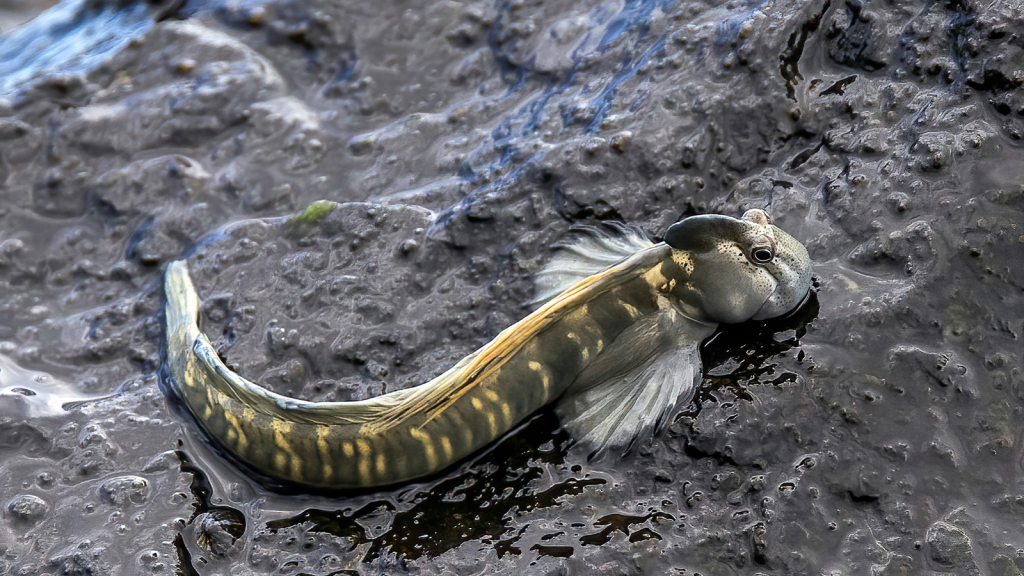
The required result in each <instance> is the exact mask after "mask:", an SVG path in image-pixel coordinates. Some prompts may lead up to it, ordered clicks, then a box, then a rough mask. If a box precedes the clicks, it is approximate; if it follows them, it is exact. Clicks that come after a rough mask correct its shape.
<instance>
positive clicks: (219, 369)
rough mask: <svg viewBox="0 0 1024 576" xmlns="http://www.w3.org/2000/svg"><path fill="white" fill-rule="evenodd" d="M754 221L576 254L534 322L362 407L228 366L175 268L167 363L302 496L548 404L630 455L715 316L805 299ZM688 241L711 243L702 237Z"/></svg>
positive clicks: (237, 446) (494, 434)
mask: <svg viewBox="0 0 1024 576" xmlns="http://www.w3.org/2000/svg"><path fill="white" fill-rule="evenodd" d="M752 212H754V211H752ZM756 212H758V214H753V215H752V216H751V214H750V213H748V215H747V216H745V217H744V220H737V219H734V218H727V217H724V216H713V217H712V216H707V217H705V216H700V217H694V218H690V219H687V220H684V221H683V222H681V223H679V224H677V225H675V226H674V227H673V228H670V230H669V232H668V234H667V235H666V242H665V243H657V244H655V243H652V242H650V241H648V240H646V239H645V238H642V237H639V236H637V235H635V234H633V235H632V236H627V237H626V239H625V240H624V239H622V238H617V239H616V238H604V239H594V240H591V243H592V245H579V246H577V247H576V252H575V255H573V251H572V250H569V251H567V252H566V253H565V255H563V256H561V257H559V258H556V259H555V261H553V262H552V263H551V264H550V265H549V266H548V268H547V269H546V270H545V271H544V272H543V273H542V274H541V275H540V278H539V285H540V288H541V290H540V292H541V299H542V300H546V301H545V302H544V303H543V304H542V305H541V306H540V307H539V308H538V309H537V310H536V311H535V312H533V313H532V314H530V315H528V316H527V317H525V318H523V319H522V320H520V321H519V322H517V323H515V324H513V325H512V326H510V327H509V328H507V329H506V330H504V331H503V332H501V333H500V334H499V335H498V336H497V337H495V338H494V340H492V341H491V342H489V343H487V344H486V345H484V346H483V347H481V348H480V349H478V350H477V351H476V352H474V353H473V354H470V355H469V356H467V357H466V358H464V359H463V360H462V361H460V362H459V363H458V364H456V365H455V366H454V367H453V368H451V369H450V370H448V371H447V372H445V373H444V374H442V375H440V376H438V377H437V378H435V379H433V380H431V381H430V382H427V383H425V384H422V385H420V386H417V387H414V388H410V389H407V390H399V391H396V392H391V393H389V394H385V395H382V396H379V397H377V398H372V399H370V400H364V401H358V402H319V403H313V402H304V401H301V400H296V399H292V398H288V397H285V396H281V395H278V394H275V393H273V392H271V391H268V390H266V389H264V388H262V387H260V386H258V385H256V384H253V383H251V382H249V381H247V380H245V379H244V378H242V377H240V376H239V375H237V374H235V373H234V372H232V371H231V370H230V369H228V368H227V367H226V366H225V365H224V364H223V362H222V361H221V360H220V359H219V357H218V356H217V354H216V352H215V351H214V350H213V348H212V346H211V345H210V342H209V340H208V339H207V338H206V336H205V335H204V334H202V333H201V332H200V331H199V328H198V325H197V316H198V310H199V298H198V295H197V294H196V291H195V288H194V287H193V285H192V282H191V279H190V278H189V274H188V269H187V265H186V263H185V262H184V261H177V262H173V263H172V264H171V265H170V266H169V267H168V269H167V272H166V275H165V293H166V296H167V306H166V321H167V366H168V368H169V373H170V376H171V378H172V379H173V381H174V383H175V385H176V387H177V390H178V392H179V394H180V396H181V398H182V399H183V401H184V403H185V404H186V406H187V407H188V409H189V410H190V411H191V412H192V414H193V415H194V416H195V417H196V419H197V421H198V422H199V424H200V425H201V426H202V427H203V429H204V430H205V431H206V433H207V434H208V435H209V436H211V437H212V438H214V439H215V440H216V441H217V442H218V443H219V444H220V445H221V446H223V447H224V448H225V449H227V450H228V451H229V452H231V453H232V454H233V455H234V456H235V457H237V458H238V459H239V460H241V461H243V462H245V463H246V464H248V465H250V466H252V467H253V468H256V469H258V470H260V471H263V472H265V473H266V474H268V475H271V476H274V477H277V478H280V479H283V480H287V481H289V482H293V483H297V484H302V485H307V486H313V487H324V488H366V487H375V486H383V485H388V484H395V483H399V482H403V481H407V480H411V479H414V478H419V477H423V476H426V475H429V474H432V473H434V472H437V471H439V470H442V469H444V468H446V467H447V466H449V465H451V464H453V463H455V462H457V461H459V460H461V459H463V458H465V457H466V456H468V455H470V454H472V453H474V452H476V451H477V450H479V449H480V448H482V447H484V446H486V445H487V444H489V443H491V442H492V441H494V440H495V439H497V438H498V437H500V436H501V435H502V434H504V433H506V432H507V431H508V430H510V429H512V428H513V427H514V426H516V425H517V424H518V423H520V422H522V421H523V420H524V419H525V418H527V417H528V416H529V415H530V414H532V413H533V412H535V411H536V410H537V409H538V408H540V407H542V406H545V405H547V404H549V403H552V402H556V401H557V402H559V404H558V407H559V414H560V415H561V416H562V418H563V419H564V420H565V422H566V425H567V427H568V428H569V429H570V430H571V431H572V432H573V433H574V435H576V436H577V437H578V438H579V439H580V440H581V441H586V442H589V443H591V444H593V446H594V447H595V449H597V450H601V449H604V448H606V447H628V446H629V445H631V444H632V443H633V442H634V441H636V440H637V439H638V438H640V437H642V436H643V435H645V434H647V433H650V432H652V431H654V432H656V431H657V430H658V429H659V428H660V427H661V426H662V425H663V424H664V423H665V422H666V421H667V418H668V416H669V415H670V412H671V411H672V408H674V406H675V405H676V404H677V403H678V402H679V401H680V400H685V401H688V399H689V397H688V394H692V391H693V389H694V387H695V386H696V383H697V382H699V378H700V361H699V357H698V356H697V354H696V347H697V345H698V344H699V343H700V341H701V340H703V339H704V338H706V337H707V336H710V335H711V334H712V333H714V331H715V329H716V328H717V324H718V322H720V321H723V320H721V319H719V318H720V317H724V318H725V320H724V321H742V320H746V319H749V318H751V317H757V316H758V315H761V317H770V316H772V315H778V314H782V313H785V312H788V311H789V310H790V309H792V308H793V307H795V306H796V305H798V304H799V303H800V301H801V300H802V299H803V297H804V296H805V295H806V293H807V291H808V290H809V285H810V274H809V265H808V260H807V253H806V251H805V250H804V249H803V246H801V245H800V244H799V243H798V242H796V241H795V240H793V239H792V238H790V237H789V236H788V235H785V233H784V232H782V231H781V230H778V229H777V228H775V227H774V226H771V225H770V224H769V223H768V221H767V215H765V214H764V213H763V212H760V211H756ZM723 219H724V220H723ZM687 222H690V224H686V223H687ZM684 225H685V226H684ZM680 226H682V229H680ZM716 226H717V227H716ZM697 233H699V234H704V235H712V236H714V238H712V240H713V241H711V242H705V241H704V240H707V239H702V241H701V242H698V241H697V239H695V238H692V235H693V234H697ZM779 238H781V241H780V240H779ZM758 246H767V247H769V248H768V249H769V250H770V251H771V252H772V258H771V262H767V263H758V262H753V261H751V258H752V256H751V254H753V252H752V250H757V249H758ZM780 247H781V251H782V252H785V254H782V253H779V249H780ZM789 252H794V254H790V253H789ZM766 254H767V253H765V254H762V256H764V255H766ZM737 255H738V256H740V257H742V261H741V260H738V259H737ZM787 259H788V260H787ZM783 260H785V262H782V261H783ZM772 263H775V264H777V265H779V266H781V268H782V270H781V271H779V270H774V271H773V270H769V269H768V268H767V267H769V266H772V265H773V264H772ZM793 263H795V264H796V267H797V268H799V269H793V265H792V264H793ZM705 266H714V267H715V268H717V269H719V270H720V272H719V273H718V274H717V275H716V274H715V273H713V272H712V271H710V270H707V269H705ZM801 267H802V268H801ZM766 270H767V272H766ZM773 273H774V275H773ZM734 276H735V278H734ZM776 276H779V277H782V278H785V285H783V283H780V282H778V281H775V280H774V278H775V277H776ZM694 280H699V281H700V285H695V284H694ZM736 286H738V287H736ZM773 298H774V300H773ZM783 308H785V309H783ZM744 315H745V316H746V317H744V318H742V320H736V318H738V317H739V316H744Z"/></svg>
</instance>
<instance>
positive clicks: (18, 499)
mask: <svg viewBox="0 0 1024 576" xmlns="http://www.w3.org/2000/svg"><path fill="white" fill-rule="evenodd" d="M49 509H50V506H49V505H48V504H47V503H46V501H45V500H43V499H42V498H40V497H38V496H33V495H32V494H18V495H17V496H15V497H14V498H11V499H10V500H9V501H8V502H7V506H6V508H5V510H6V511H7V515H8V516H9V517H11V518H16V519H18V520H22V521H24V522H32V523H35V522H38V521H39V520H41V519H42V518H43V516H45V515H46V512H47V511H48V510H49Z"/></svg>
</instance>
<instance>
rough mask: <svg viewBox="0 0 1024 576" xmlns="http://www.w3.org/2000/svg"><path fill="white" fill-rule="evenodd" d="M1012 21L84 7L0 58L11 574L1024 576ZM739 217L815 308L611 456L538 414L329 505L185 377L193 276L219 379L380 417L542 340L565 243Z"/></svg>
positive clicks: (790, 7)
mask: <svg viewBox="0 0 1024 576" xmlns="http://www.w3.org/2000/svg"><path fill="white" fill-rule="evenodd" d="M1022 29H1024V12H1022V11H1021V10H1020V9H1018V8H1016V7H1014V6H1012V5H1009V4H996V5H989V4H987V3H986V4H982V3H978V2H973V1H970V0H964V1H960V2H949V3H931V2H910V3H899V4H892V3H887V2H878V1H864V2H847V3H839V2H835V1H823V2H814V3H810V4H807V3H797V2H781V3H758V2H742V1H736V0H734V1H731V2H682V3H671V2H667V1H655V0H638V1H633V2H600V1H587V2H562V1H553V2H548V3H541V2H536V1H532V0H527V1H519V0H514V1H510V2H467V3H460V2H453V1H445V2H439V3H435V4H425V5H422V6H412V5H409V4H406V3H399V2H388V1H384V2H381V1H375V2H358V1H357V2H346V3H343V4H342V3H337V2H327V1H323V2H319V1H312V2H310V1H305V2H298V1H294V2H290V1H288V0H278V1H268V2H247V1H241V2H217V1H212V0H211V1H198V2H193V1H185V2H170V3H158V2H102V1H89V2H65V3H63V4H61V5H58V6H57V7H56V8H55V9H53V10H51V11H49V12H46V13H44V14H43V15H41V16H40V17H38V18H36V19H35V20H33V21H31V22H28V23H27V24H25V25H23V26H22V27H20V28H17V29H15V30H13V31H12V32H9V33H7V35H5V36H0V56H3V57H2V58H0V183H2V188H0V193H2V195H3V202H2V205H0V385H2V390H0V466H2V473H0V504H2V505H3V509H2V510H3V512H2V520H0V573H3V572H6V573H11V574H19V575H29V574H55V573H56V574H94V575H102V574H138V573H149V572H152V573H181V574H229V573H230V574H246V573H253V574H263V573H274V574H315V575H318V576H324V575H327V574H363V573H367V574H370V573H372V574H379V573H394V572H409V573H414V574H480V573H491V572H497V573H512V572H516V571H524V570H525V571H527V572H528V573H542V574H583V573H586V574H591V573H596V574H623V573H628V574H671V573H676V574H691V575H692V574H704V575H708V574H910V573H914V574H922V573H925V574H926V573H952V574H985V575H995V574H998V575H1000V576H1002V575H1004V574H1020V573H1021V572H1022V571H1024V536H1022V534H1024V379H1022V375H1021V343H1020V338H1021V333H1022V331H1024V266H1022V260H1024V187H1022V184H1024V169H1022V168H1021V166H1024V163H1022V160H1024V152H1022V150H1021V138H1022V137H1024V132H1022V130H1024V124H1022V120H1021V118H1022V116H1021V114H1024V100H1022V96H1021V94H1022V92H1021V85H1022V83H1024V36H1021V33H1020V30H1022ZM41 40H49V42H50V45H51V46H54V47H59V48H60V49H47V48H45V46H44V43H40V42H41ZM322 198H323V199H329V200H333V201H336V202H339V203H341V204H340V205H339V206H338V208H337V209H335V210H334V211H332V212H331V213H330V214H328V215H326V216H323V217H314V216H315V214H313V213H309V212H307V213H305V215H306V217H297V218H293V216H294V215H295V214H297V213H302V211H303V210H304V209H305V208H306V206H308V205H309V204H310V203H311V202H313V201H315V200H318V199H322ZM751 207H766V208H767V209H768V210H769V211H770V212H771V213H772V215H773V216H774V218H775V220H776V222H777V223H778V224H779V225H780V226H781V227H783V228H785V229H786V230H787V231H789V232H790V233H791V234H793V235H794V236H795V237H796V238H798V239H799V240H801V241H803V242H804V243H805V244H806V245H807V246H808V249H809V250H810V253H811V256H812V258H813V260H814V262H815V276H816V283H817V288H816V291H817V294H816V298H815V299H814V301H812V302H811V303H810V305H809V307H808V308H805V309H804V310H802V311H801V312H800V313H799V314H797V315H795V316H794V317H791V318H787V319H782V320H778V321H775V322H771V323H767V324H748V325H742V326H736V327H729V328H727V329H725V330H724V331H723V332H722V333H720V334H718V335H716V336H715V337H714V338H713V339H712V340H711V341H709V342H708V343H706V344H705V345H704V347H703V349H702V357H703V359H704V363H705V371H706V375H705V381H704V385H703V387H702V389H701V391H700V393H699V394H698V397H697V399H696V400H695V401H694V403H693V404H692V405H690V406H689V407H687V408H686V409H685V410H683V411H682V412H681V413H680V414H679V415H678V417H677V419H676V421H675V422H674V423H673V424H672V425H671V426H670V427H669V429H668V430H667V431H666V433H664V434H663V435H661V436H660V437H658V438H656V439H653V440H652V441H650V442H648V443H646V444H644V445H643V446H641V447H640V448H639V449H638V450H636V451H635V452H633V453H631V454H629V455H627V456H626V457H624V458H621V459H620V458H617V457H606V458H605V459H602V460H600V461H597V462H588V461H587V460H586V459H585V458H583V457H581V456H579V455H577V454H575V453H574V451H573V450H572V449H571V438H569V436H568V434H567V433H566V432H565V431H564V430H562V429H561V428H560V427H559V423H558V420H557V418H556V417H555V416H554V415H553V414H552V413H551V412H549V411H542V412H540V413H538V414H537V416H536V417H535V418H534V419H533V420H531V421H530V422H528V423H525V424H524V425H523V426H522V427H520V428H519V429H518V430H516V431H514V432H513V433H512V434H510V435H509V436H507V437H506V438H505V439H504V440H502V441H501V442H500V443H498V444H496V445H495V446H493V447H492V448H490V449H489V450H487V451H486V452H485V453H483V454H480V455H478V456H477V457H475V458H473V459H472V460H470V461H467V462H464V463H461V464H459V465H457V466H456V467H455V468H453V469H451V470H447V471H445V472H443V473H442V474H440V475H439V476H437V477H434V478H430V479H426V480H424V481H421V482H417V483H413V484H410V485H407V486H402V487H397V488H394V489H391V490H385V491H379V492H372V493H357V494H308V493H302V492H297V491H295V490H294V489H292V488H290V487H287V486H273V485H270V484H267V483H261V482H260V478H258V477H257V476H256V475H254V474H252V473H251V472H250V471H245V470H240V469H238V468H236V467H235V466H233V465H232V464H231V463H230V462H227V461H225V460H224V459H223V458H222V456H220V455H219V454H217V453H216V452H215V451H214V450H213V449H211V448H210V446H209V445H208V444H206V443H205V442H204V440H203V438H202V437H201V436H199V435H197V429H196V428H195V426H194V424H193V423H192V422H191V421H190V419H189V418H188V416H187V415H186V414H183V413H181V412H180V410H178V409H177V407H176V404H175V403H174V402H173V399H169V395H168V394H165V390H164V389H163V388H162V383H161V377H160V368H161V360H160V350H161V345H162V325H161V319H160V316H159V311H160V307H161V305H162V302H161V297H162V296H161V291H160V288H161V284H160V275H161V272H162V270H163V268H164V266H165V265H166V264H167V263H168V262H170V261H172V260H175V259H178V258H189V262H190V266H191V267H192V269H193V271H194V275H195V279H196V283H197V287H198V289H199V291H200V294H201V295H202V297H203V299H204V301H203V308H202V318H201V323H202V325H203V328H204V330H206V331H207V333H208V334H210V336H211V338H212V339H213V340H214V344H215V346H217V348H218V351H219V352H220V353H221V354H222V355H223V356H224V357H225V359H226V361H227V362H228V363H229V365H231V366H233V367H234V368H236V369H237V370H238V371H240V372H241V373H243V374H244V375H246V376H247V377H249V378H250V379H253V380H255V381H258V382H260V383H262V384H264V385H266V386H268V387H271V388H273V389H275V390H277V391H279V392H284V393H288V394H293V395H296V396H299V397H302V398H306V399H312V400H344V399H357V398H365V397H369V396H372V395H375V394H379V393H381V392H384V391H388V390H395V389H398V388H404V387H408V386H412V385H415V384H418V383H420V382H422V381H425V380H427V379H429V378H430V377H432V376H434V375H436V374H438V373H440V372H442V371H443V370H445V369H446V368H448V367H449V366H450V365H451V364H452V363H453V362H454V361H455V360H457V359H458V358H461V357H462V356H463V355H465V354H466V353H468V352H470V351H471V350H473V349H475V348H476V347H477V346H479V345H480V344H482V343H484V342H486V341H487V340H488V339H489V338H491V337H493V336H494V335H495V334H497V332H499V331H500V330H501V329H502V328H504V327H506V326H507V325H509V324H510V323H512V322H513V321H515V320H516V319H518V318H520V317H522V316H523V315H524V314H525V313H526V312H527V311H528V308H527V305H526V303H527V302H528V301H529V300H530V299H531V297H532V294H533V284H532V280H531V278H532V275H533V274H534V273H535V272H536V271H537V270H538V269H539V268H540V267H541V266H543V264H544V262H545V261H546V259H547V258H548V257H549V256H550V253H551V246H552V245H554V244H555V243H557V241H558V240H559V239H560V238H563V237H564V235H565V233H566V232H567V231H568V229H569V228H570V226H571V225H572V224H574V223H592V222H596V221H601V220H613V221H623V222H626V223H629V224H632V225H636V226H639V227H641V228H643V229H644V230H646V231H647V232H648V233H649V234H650V235H651V236H652V237H658V236H659V235H660V234H661V233H663V232H664V230H665V228H666V227H667V225H668V224H670V223H672V222H674V221H675V220H676V219H678V218H679V217H681V216H684V215H690V214H695V213H703V212H719V213H725V214H731V215H739V214H740V213H742V211H743V210H745V209H747V208H751Z"/></svg>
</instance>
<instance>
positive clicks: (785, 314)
mask: <svg viewBox="0 0 1024 576" xmlns="http://www.w3.org/2000/svg"><path fill="white" fill-rule="evenodd" d="M811 292H812V290H811V289H810V287H808V288H807V292H805V293H804V296H803V298H801V299H800V301H799V302H797V303H796V305H795V306H793V307H792V308H790V309H789V310H786V311H785V312H782V313H781V314H773V315H771V316H763V315H762V314H764V312H765V307H766V306H768V305H769V304H771V300H772V298H771V296H769V297H768V298H767V299H766V300H765V301H764V304H762V305H761V307H760V308H758V310H757V312H756V313H755V314H754V315H753V316H751V317H750V319H751V320H771V319H779V318H789V317H790V316H792V315H794V314H796V313H797V312H798V311H799V310H800V309H801V308H803V306H804V304H807V301H808V300H810V298H811ZM774 295H775V294H774V293H773V294H772V296H774Z"/></svg>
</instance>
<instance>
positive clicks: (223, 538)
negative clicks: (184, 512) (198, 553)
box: [192, 508, 245, 558]
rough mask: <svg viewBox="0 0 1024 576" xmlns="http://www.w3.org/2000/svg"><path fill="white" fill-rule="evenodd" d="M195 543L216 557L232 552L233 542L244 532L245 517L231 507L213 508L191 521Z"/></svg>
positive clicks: (223, 556) (225, 555)
mask: <svg viewBox="0 0 1024 576" xmlns="http://www.w3.org/2000/svg"><path fill="white" fill-rule="evenodd" d="M192 523H193V525H194V526H195V538H196V544H198V545H199V547H200V548H201V549H203V550H204V551H206V552H209V553H210V554H212V555H213V556H215V557H217V558H225V557H227V556H229V555H230V554H231V552H232V548H233V547H234V545H235V542H237V541H238V539H239V538H241V537H242V534H244V533H245V517H244V516H242V514H241V513H240V512H238V511H237V510H233V509H231V508H214V509H212V510H210V511H209V512H203V513H202V514H200V515H198V516H196V517H195V519H194V520H193V521H192Z"/></svg>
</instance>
